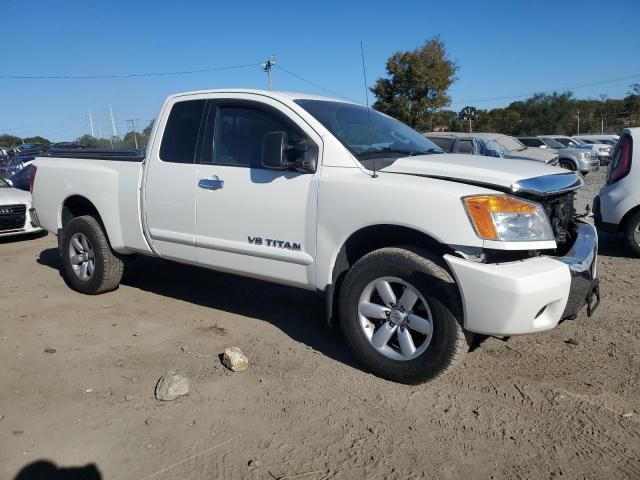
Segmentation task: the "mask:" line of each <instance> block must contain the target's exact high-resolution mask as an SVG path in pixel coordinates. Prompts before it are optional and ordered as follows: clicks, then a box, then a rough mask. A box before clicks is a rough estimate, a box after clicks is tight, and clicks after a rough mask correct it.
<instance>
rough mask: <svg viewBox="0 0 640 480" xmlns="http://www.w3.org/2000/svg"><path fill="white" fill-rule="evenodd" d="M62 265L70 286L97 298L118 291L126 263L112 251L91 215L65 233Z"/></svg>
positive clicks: (78, 220) (71, 226)
mask: <svg viewBox="0 0 640 480" xmlns="http://www.w3.org/2000/svg"><path fill="white" fill-rule="evenodd" d="M61 253H62V263H63V269H64V274H65V279H66V280H67V283H68V284H69V285H70V286H71V287H72V288H73V289H74V290H77V291H78V292H80V293H86V294H89V295H96V294H99V293H105V292H109V291H111V290H115V289H116V288H118V285H119V284H120V280H121V279H122V272H123V263H122V260H121V259H120V258H118V257H117V256H116V255H115V253H114V252H113V251H112V250H111V246H110V245H109V241H108V240H107V236H106V235H105V233H104V230H103V229H102V226H101V225H100V223H99V222H98V221H97V220H96V219H95V218H94V217H92V216H90V215H84V216H81V217H76V218H74V219H73V220H71V221H70V222H69V224H68V225H67V226H66V228H65V229H64V238H63V242H62V252H61Z"/></svg>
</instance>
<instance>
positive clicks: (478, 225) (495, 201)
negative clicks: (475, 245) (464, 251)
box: [464, 195, 537, 240]
mask: <svg viewBox="0 0 640 480" xmlns="http://www.w3.org/2000/svg"><path fill="white" fill-rule="evenodd" d="M464 203H465V205H466V207H467V212H469V217H470V218H471V221H472V223H473V226H474V228H475V229H476V233H477V234H478V236H479V237H480V238H484V239H486V240H498V231H497V230H496V225H495V222H494V220H493V214H494V213H523V214H534V213H536V211H537V207H536V206H535V205H534V204H531V203H529V202H522V201H520V200H518V199H517V198H513V197H509V196H506V195H478V196H476V197H466V198H465V199H464Z"/></svg>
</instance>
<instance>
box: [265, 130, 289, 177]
mask: <svg viewBox="0 0 640 480" xmlns="http://www.w3.org/2000/svg"><path fill="white" fill-rule="evenodd" d="M262 166H263V167H264V168H272V169H275V170H285V169H287V168H289V166H290V165H289V162H288V161H287V132H269V133H267V134H266V135H265V136H264V138H263V139H262Z"/></svg>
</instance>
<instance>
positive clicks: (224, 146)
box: [202, 105, 303, 168]
mask: <svg viewBox="0 0 640 480" xmlns="http://www.w3.org/2000/svg"><path fill="white" fill-rule="evenodd" d="M212 113H213V114H215V122H210V123H215V125H214V126H213V129H214V135H213V139H211V136H212V135H207V136H206V137H205V142H207V145H205V146H204V149H203V155H202V163H210V164H214V165H230V166H238V167H249V168H260V167H262V141H263V139H264V136H265V135H266V134H267V133H269V132H286V133H287V136H288V142H289V144H290V145H295V144H296V143H298V142H300V141H301V140H302V139H303V135H302V133H301V132H299V131H298V130H297V129H296V128H294V127H293V125H291V124H290V123H289V122H288V121H286V119H285V118H284V117H282V116H280V115H278V114H277V113H276V112H271V111H268V110H266V109H264V110H263V109H261V108H258V107H251V106H244V105H242V106H236V105H221V106H219V107H218V108H217V114H216V112H215V109H214V111H213V112H212ZM207 128H210V127H207ZM208 133H209V132H208Z"/></svg>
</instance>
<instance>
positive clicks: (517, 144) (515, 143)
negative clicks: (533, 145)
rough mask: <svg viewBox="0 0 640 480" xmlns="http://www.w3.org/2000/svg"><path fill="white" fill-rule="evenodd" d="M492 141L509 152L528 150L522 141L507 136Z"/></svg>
mask: <svg viewBox="0 0 640 480" xmlns="http://www.w3.org/2000/svg"><path fill="white" fill-rule="evenodd" d="M492 140H493V141H494V142H496V143H497V144H498V145H502V146H503V147H504V148H506V149H507V150H524V149H525V148H527V147H525V145H524V143H522V142H521V141H520V140H518V139H516V138H513V137H509V136H507V135H504V136H500V137H497V138H493V139H492Z"/></svg>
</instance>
